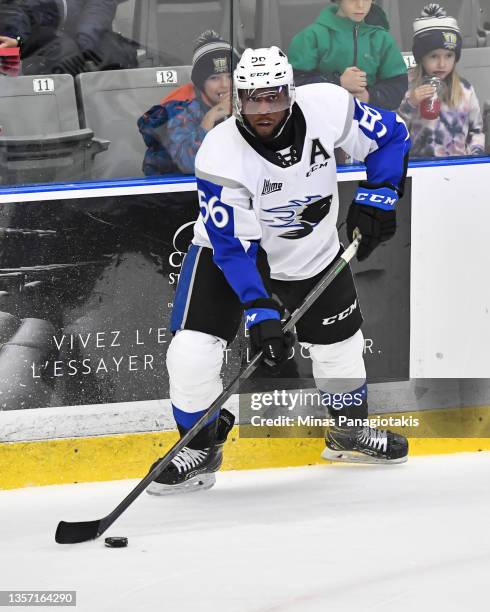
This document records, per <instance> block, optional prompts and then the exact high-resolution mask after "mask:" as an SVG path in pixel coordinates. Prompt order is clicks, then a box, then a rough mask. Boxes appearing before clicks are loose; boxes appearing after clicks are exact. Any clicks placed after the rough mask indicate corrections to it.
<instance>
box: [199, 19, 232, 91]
mask: <svg viewBox="0 0 490 612" xmlns="http://www.w3.org/2000/svg"><path fill="white" fill-rule="evenodd" d="M237 61H238V54H237V52H236V51H235V49H232V47H231V45H230V43H227V42H226V41H225V40H223V39H222V38H221V36H220V35H219V34H218V33H217V32H215V31H214V30H206V31H205V32H203V33H202V34H201V35H200V36H199V38H198V39H197V40H196V44H195V47H194V57H193V59H192V73H191V80H192V82H193V83H194V85H195V86H196V87H197V88H198V89H200V90H201V91H202V88H203V87H204V82H205V81H206V79H207V78H209V77H210V76H211V75H213V74H224V73H230V74H231V73H232V72H233V68H234V64H236V62H237Z"/></svg>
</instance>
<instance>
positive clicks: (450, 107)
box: [399, 4, 485, 157]
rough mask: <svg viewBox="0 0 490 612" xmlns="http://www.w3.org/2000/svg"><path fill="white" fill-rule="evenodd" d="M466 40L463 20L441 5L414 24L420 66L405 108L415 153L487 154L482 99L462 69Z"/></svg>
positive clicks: (429, 8) (427, 10)
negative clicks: (459, 69) (458, 65)
mask: <svg viewBox="0 0 490 612" xmlns="http://www.w3.org/2000/svg"><path fill="white" fill-rule="evenodd" d="M462 44H463V40H462V37H461V32H460V30H459V27H458V22H457V21H456V19H454V18H453V17H448V16H447V14H446V11H445V10H444V9H443V8H442V7H440V6H439V5H438V4H430V5H428V6H426V7H425V8H424V10H423V11H422V16H421V17H419V18H418V19H416V20H415V22H414V38H413V55H414V58H415V61H416V62H417V66H416V67H415V68H413V69H412V70H411V72H410V88H409V90H408V92H407V94H406V96H405V99H404V100H403V102H402V104H401V106H400V109H399V114H400V115H401V116H402V117H403V119H404V120H405V122H406V124H407V126H408V128H409V131H410V135H411V137H412V143H413V144H412V153H411V156H412V157H448V156H457V155H481V154H483V153H484V150H485V135H484V133H483V120H482V116H481V111H480V104H479V102H478V98H477V96H476V93H475V90H474V88H473V86H472V85H470V83H469V82H468V81H467V80H465V79H463V78H461V77H460V76H459V75H458V73H457V71H456V63H457V62H458V61H459V59H460V57H461V48H462ZM427 77H429V79H428V78H427ZM428 80H429V83H427V81H428ZM441 82H442V84H443V85H442V87H441V86H440V85H441ZM431 83H432V84H431ZM436 85H438V86H439V92H437V91H436V89H435V86H436ZM428 103H430V104H429V110H431V112H429V114H428V113H427V104H428ZM421 105H422V106H421ZM430 117H432V118H430Z"/></svg>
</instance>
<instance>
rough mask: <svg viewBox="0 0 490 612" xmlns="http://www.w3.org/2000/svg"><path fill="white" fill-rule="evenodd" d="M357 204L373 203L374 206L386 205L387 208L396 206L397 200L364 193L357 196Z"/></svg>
mask: <svg viewBox="0 0 490 612" xmlns="http://www.w3.org/2000/svg"><path fill="white" fill-rule="evenodd" d="M356 202H373V204H386V205H387V206H395V204H396V203H397V198H392V197H390V196H385V195H380V194H377V193H363V192H362V191H361V192H360V193H358V194H357V195H356Z"/></svg>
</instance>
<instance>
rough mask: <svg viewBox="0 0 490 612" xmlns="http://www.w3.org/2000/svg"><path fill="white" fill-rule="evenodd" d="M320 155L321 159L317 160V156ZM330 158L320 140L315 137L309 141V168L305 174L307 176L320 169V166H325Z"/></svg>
mask: <svg viewBox="0 0 490 612" xmlns="http://www.w3.org/2000/svg"><path fill="white" fill-rule="evenodd" d="M319 156H322V158H323V160H320V161H317V157H319ZM329 160H330V155H329V154H328V152H327V150H326V149H325V147H324V146H323V145H322V143H321V142H320V139H319V138H315V139H314V140H313V142H312V143H311V158H310V165H311V168H310V170H309V171H308V172H307V173H306V176H307V177H309V176H311V175H312V174H313V172H316V171H317V170H320V169H321V168H326V167H327V166H328V162H329Z"/></svg>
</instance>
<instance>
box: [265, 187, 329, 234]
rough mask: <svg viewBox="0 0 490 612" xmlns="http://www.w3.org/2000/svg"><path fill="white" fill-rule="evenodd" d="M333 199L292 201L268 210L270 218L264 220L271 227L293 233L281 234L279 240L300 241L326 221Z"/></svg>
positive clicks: (307, 197)
mask: <svg viewBox="0 0 490 612" xmlns="http://www.w3.org/2000/svg"><path fill="white" fill-rule="evenodd" d="M332 197H333V195H329V196H327V197H325V198H322V196H321V195H314V196H306V198H305V199H304V200H290V201H289V202H288V204H285V205H284V206H274V208H266V209H264V213H266V214H267V215H269V217H266V218H263V221H264V223H266V225H268V226H269V227H274V228H279V227H287V228H291V231H289V232H286V233H285V234H279V238H286V239H287V240H299V239H300V238H304V237H305V236H309V235H310V234H312V233H313V230H314V229H315V227H316V226H317V225H318V224H319V223H320V222H321V221H323V219H325V217H326V216H327V215H328V213H329V212H330V207H331V206H332Z"/></svg>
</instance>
